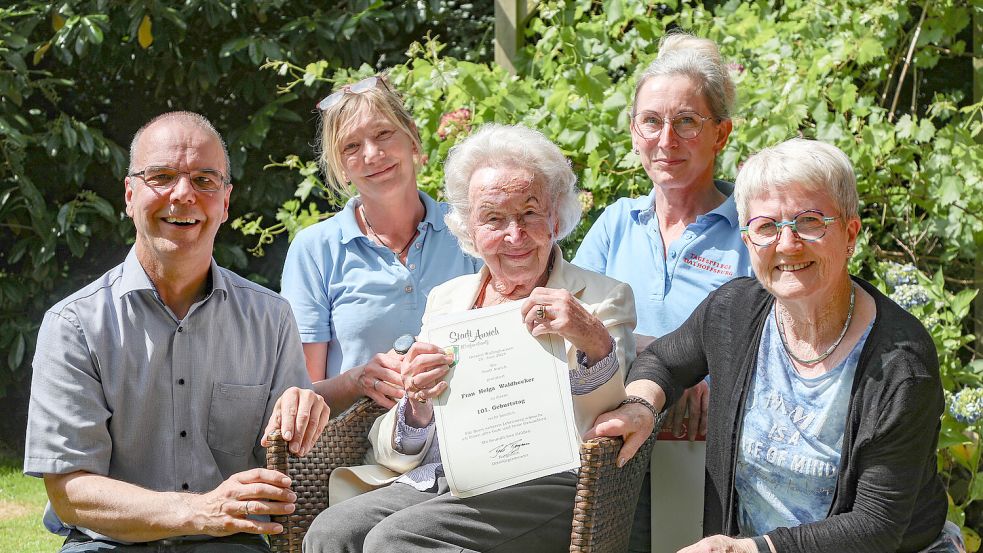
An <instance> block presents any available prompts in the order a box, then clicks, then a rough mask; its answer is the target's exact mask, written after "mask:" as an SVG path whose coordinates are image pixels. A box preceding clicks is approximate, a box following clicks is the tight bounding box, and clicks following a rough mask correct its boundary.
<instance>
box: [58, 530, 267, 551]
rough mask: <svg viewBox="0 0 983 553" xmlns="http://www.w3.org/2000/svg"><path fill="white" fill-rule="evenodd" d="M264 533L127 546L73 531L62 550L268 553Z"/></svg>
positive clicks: (159, 541)
mask: <svg viewBox="0 0 983 553" xmlns="http://www.w3.org/2000/svg"><path fill="white" fill-rule="evenodd" d="M269 551H270V548H269V546H268V545H266V542H265V541H264V540H263V537H262V536H257V535H250V534H234V535H231V536H225V537H222V538H212V539H210V540H205V541H190V540H182V539H175V540H158V541H152V542H146V543H135V544H132V545H124V544H121V543H116V542H111V541H103V540H93V539H92V538H90V537H88V536H86V535H85V534H83V533H81V532H79V531H77V530H73V531H72V533H71V535H69V537H68V539H67V540H65V545H63V546H62V548H61V550H60V553H110V552H113V553H269Z"/></svg>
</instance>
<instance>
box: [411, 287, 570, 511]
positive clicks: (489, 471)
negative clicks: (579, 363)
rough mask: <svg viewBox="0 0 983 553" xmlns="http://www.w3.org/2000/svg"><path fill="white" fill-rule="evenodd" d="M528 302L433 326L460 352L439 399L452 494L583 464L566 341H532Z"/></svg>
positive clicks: (436, 338)
mask: <svg viewBox="0 0 983 553" xmlns="http://www.w3.org/2000/svg"><path fill="white" fill-rule="evenodd" d="M521 305H522V304H521V303H520V302H513V303H509V304H505V305H500V306H496V307H490V308H484V309H477V310H472V311H465V312H463V313H459V314H455V315H447V316H443V317H440V318H439V319H436V320H434V321H433V323H432V324H431V325H430V327H429V335H428V336H426V337H425V339H426V340H428V341H430V342H431V343H434V344H438V345H441V346H445V347H448V348H452V349H453V354H454V366H453V367H452V368H451V370H450V372H449V373H448V375H447V376H446V378H445V380H446V382H448V384H449V386H448V388H447V390H446V391H444V392H443V393H442V394H441V395H440V396H438V397H437V398H436V401H435V407H434V412H435V414H436V419H437V421H436V422H437V437H438V443H439V445H440V455H441V459H442V461H443V464H444V472H445V474H446V476H447V481H448V484H449V485H450V488H451V492H452V493H453V494H454V495H455V496H458V497H470V496H473V495H478V494H481V493H485V492H490V491H493V490H497V489H500V488H503V487H506V486H511V485H513V484H518V483H522V482H526V481H529V480H532V479H534V478H539V477H541V476H546V475H550V474H554V473H557V472H561V471H564V470H569V469H574V468H577V467H579V466H580V455H579V451H580V438H579V436H578V434H577V430H576V426H575V423H574V412H573V403H572V400H571V395H570V382H569V374H568V372H569V369H568V367H567V360H566V348H565V347H564V341H563V339H562V338H559V337H558V336H556V335H552V334H547V335H544V336H541V337H538V338H537V337H534V336H532V335H531V334H530V333H529V331H528V330H527V329H526V326H525V325H524V324H523V318H522V313H521Z"/></svg>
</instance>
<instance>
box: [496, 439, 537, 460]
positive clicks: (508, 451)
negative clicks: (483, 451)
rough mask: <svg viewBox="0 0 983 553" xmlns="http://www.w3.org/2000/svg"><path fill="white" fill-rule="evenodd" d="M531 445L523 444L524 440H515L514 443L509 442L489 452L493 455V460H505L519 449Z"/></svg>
mask: <svg viewBox="0 0 983 553" xmlns="http://www.w3.org/2000/svg"><path fill="white" fill-rule="evenodd" d="M527 445H529V442H523V441H522V440H515V441H514V442H509V443H507V444H502V445H499V446H495V447H493V448H491V449H490V450H488V453H490V454H491V458H492V459H504V458H505V457H509V456H511V455H512V454H514V453H515V452H516V451H518V450H519V448H521V447H524V446H527Z"/></svg>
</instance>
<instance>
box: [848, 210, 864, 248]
mask: <svg viewBox="0 0 983 553" xmlns="http://www.w3.org/2000/svg"><path fill="white" fill-rule="evenodd" d="M862 226H863V225H861V223H860V218H859V217H854V218H853V219H850V220H849V221H847V224H846V238H847V242H848V244H849V245H850V246H851V247H853V246H856V245H857V236H859V235H860V228H861V227H862Z"/></svg>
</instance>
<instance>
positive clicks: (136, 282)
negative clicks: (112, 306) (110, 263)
mask: <svg viewBox="0 0 983 553" xmlns="http://www.w3.org/2000/svg"><path fill="white" fill-rule="evenodd" d="M209 278H211V286H210V288H209V290H210V292H209V294H208V295H209V296H211V295H212V294H214V293H215V291H217V290H221V291H222V294H223V297H228V295H229V288H228V285H227V283H226V277H225V275H224V274H223V273H222V271H221V268H220V267H219V266H218V263H217V262H216V261H215V258H214V257H213V258H212V259H211V267H210V269H209ZM139 290H152V291H153V292H154V293H155V294H156V293H157V288H156V287H155V286H154V283H153V282H151V280H150V277H149V276H147V271H145V270H144V268H143V265H141V264H140V260H139V259H137V251H136V246H134V247H132V248H130V252H129V253H128V254H126V259H124V260H123V274H122V276H120V282H119V292H117V294H116V297H118V298H122V297H123V296H125V295H127V294H129V293H130V292H137V291H139Z"/></svg>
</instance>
